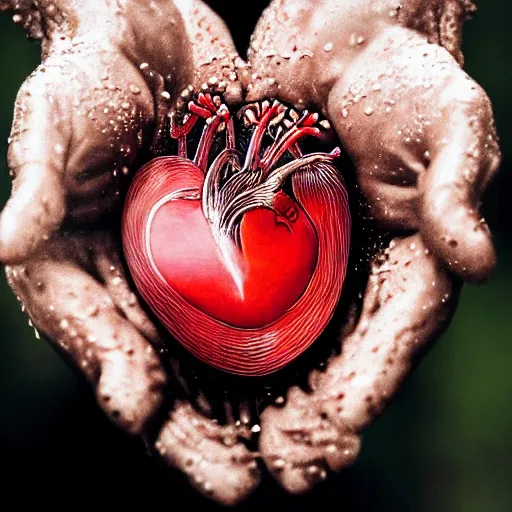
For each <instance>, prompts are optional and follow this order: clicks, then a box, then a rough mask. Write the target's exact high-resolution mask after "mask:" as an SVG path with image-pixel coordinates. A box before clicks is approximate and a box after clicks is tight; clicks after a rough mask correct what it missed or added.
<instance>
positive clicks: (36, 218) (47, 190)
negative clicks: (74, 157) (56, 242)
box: [0, 66, 67, 264]
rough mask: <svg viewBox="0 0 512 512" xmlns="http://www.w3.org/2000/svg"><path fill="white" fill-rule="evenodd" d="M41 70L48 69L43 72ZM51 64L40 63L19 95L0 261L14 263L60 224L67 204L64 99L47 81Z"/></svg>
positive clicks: (1, 225) (0, 226) (1, 226)
mask: <svg viewBox="0 0 512 512" xmlns="http://www.w3.org/2000/svg"><path fill="white" fill-rule="evenodd" d="M43 69H44V70H45V71H44V72H43ZM52 69H53V68H52V67H51V66H46V67H45V68H42V67H41V68H39V70H38V71H36V72H35V73H34V74H33V75H32V77H30V78H29V79H28V80H27V81H26V82H25V84H24V85H23V86H22V88H21V89H20V91H19V93H18V97H17V99H16V105H15V111H14V121H13V126H12V130H11V137H10V145H9V152H8V164H9V169H10V172H11V174H12V175H13V177H14V182H13V189H12V194H11V197H10V199H9V201H8V202H7V205H6V206H5V208H4V210H3V212H2V214H1V215H0V262H2V263H4V264H9V263H16V262H19V261H21V260H22V259H24V258H25V257H26V256H27V255H28V254H30V253H32V252H33V251H34V250H35V248H36V247H37V246H38V245H39V244H40V243H41V242H43V241H44V240H47V239H48V238H49V237H50V236H51V234H52V233H53V232H54V231H55V230H56V229H57V228H58V227H59V226H60V224H61V222H62V219H63V218H64V215H65V211H66V205H65V195H64V190H63V187H62V172H63V169H64V165H65V162H64V160H65V158H66V152H67V135H66V134H65V132H64V130H63V128H62V126H65V124H64V123H63V121H64V119H65V118H66V115H67V114H66V113H65V112H63V111H62V110H61V109H60V108H59V106H58V102H60V100H61V98H60V97H59V96H57V95H56V96H52V93H51V91H50V90H49V88H48V87H47V84H48V83H49V82H50V81H51V80H52V79H53V77H54V72H53V71H52Z"/></svg>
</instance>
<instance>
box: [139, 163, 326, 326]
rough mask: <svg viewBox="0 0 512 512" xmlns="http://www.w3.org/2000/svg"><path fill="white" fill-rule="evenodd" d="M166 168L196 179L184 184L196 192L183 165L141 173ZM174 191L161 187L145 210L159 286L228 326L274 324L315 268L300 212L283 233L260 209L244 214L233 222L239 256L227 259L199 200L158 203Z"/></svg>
mask: <svg viewBox="0 0 512 512" xmlns="http://www.w3.org/2000/svg"><path fill="white" fill-rule="evenodd" d="M173 166H179V168H180V169H182V170H183V169H186V170H187V172H189V173H190V174H191V175H192V176H194V177H195V176H197V181H196V180H194V181H192V180H191V183H190V184H189V186H194V185H193V183H194V182H197V183H198V185H199V187H198V188H197V189H196V191H197V193H198V194H199V193H200V190H201V187H202V182H203V178H204V174H203V172H202V171H201V170H200V169H199V168H198V167H197V166H196V165H194V164H193V163H192V162H191V161H189V160H185V159H182V158H180V157H169V158H164V159H161V160H157V161H155V162H153V163H152V164H151V168H150V170H148V172H150V173H152V175H153V176H155V174H157V173H158V172H162V173H163V174H169V170H170V169H171V168H172V167H173ZM176 186H177V184H176V183H173V182H172V181H171V180H169V181H167V180H165V181H164V182H163V184H162V192H163V193H164V194H165V195H164V201H160V202H159V203H157V205H156V206H154V207H153V210H152V211H153V214H152V219H151V224H150V226H148V228H149V230H150V235H149V237H150V238H149V239H150V246H149V248H150V250H151V254H152V256H153V262H154V264H155V267H156V268H157V269H158V271H159V273H160V274H161V275H162V276H163V278H164V279H165V281H166V282H167V284H169V286H170V287H171V288H173V289H174V290H176V291H177V292H178V293H179V294H180V295H181V296H182V297H183V298H184V299H185V300H186V301H187V302H189V303H190V304H191V305H193V306H194V307H196V308H198V309H199V310H200V311H203V312H204V313H206V314H208V315H210V316H211V317H213V318H216V319H218V320H221V321H222V322H225V323H227V324H230V325H233V326H235V327H242V328H247V329H250V328H260V327H262V326H264V325H267V324H269V323H271V322H273V321H274V320H277V319H278V318H279V317H280V316H281V315H282V314H283V313H284V312H285V311H286V310H287V309H288V308H290V307H291V306H293V304H294V303H295V302H296V301H297V299H298V297H299V296H300V295H301V294H302V293H303V292H304V290H305V288H306V286H307V285H308V283H309V281H310V279H311V276H312V274H313V270H314V268H315V265H316V258H317V240H316V234H315V230H314V228H313V226H312V225H311V223H310V221H309V219H308V218H307V216H306V214H305V213H304V212H303V211H302V209H300V207H296V212H297V214H296V218H295V219H294V221H293V223H290V224H289V225H290V228H291V229H289V227H288V225H287V224H285V222H283V221H282V220H280V219H279V217H278V215H276V213H274V212H272V211H270V210H268V209H264V208H257V209H255V210H252V211H250V212H248V213H247V214H245V215H244V217H243V220H242V224H241V240H242V244H241V251H237V250H236V248H234V247H233V251H232V253H231V255H232V261H229V258H227V257H226V255H225V254H223V253H222V252H221V250H220V249H219V246H218V244H217V242H216V241H215V239H214V237H213V234H212V230H211V229H210V226H209V225H208V222H207V220H206V219H205V217H204V214H203V211H202V209H201V201H200V199H199V197H198V198H197V199H193V200H190V199H167V200H166V199H165V198H166V197H167V198H168V197H172V195H173V193H174V192H176ZM178 186H179V185H178ZM286 197H288V196H286ZM289 201H290V203H291V204H292V207H295V203H294V202H293V201H292V200H291V199H289ZM233 267H235V268H233Z"/></svg>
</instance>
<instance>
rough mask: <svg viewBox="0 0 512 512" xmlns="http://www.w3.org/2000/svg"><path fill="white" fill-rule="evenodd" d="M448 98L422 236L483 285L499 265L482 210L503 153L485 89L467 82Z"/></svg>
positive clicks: (437, 132) (428, 177)
mask: <svg viewBox="0 0 512 512" xmlns="http://www.w3.org/2000/svg"><path fill="white" fill-rule="evenodd" d="M466 84H468V85H466ZM459 85H460V84H459ZM443 94H447V95H448V97H453V101H450V102H449V104H447V105H446V106H445V109H444V116H443V119H442V122H441V124H440V125H439V126H438V127H437V128H436V129H434V130H433V133H432V138H433V141H434V147H433V150H432V151H431V153H432V161H431V163H430V166H429V168H428V170H427V172H426V174H425V179H424V183H423V187H422V190H423V201H422V222H421V233H422V234H423V237H424V239H425V241H426V242H427V244H428V246H429V247H430V248H431V249H432V250H433V251H435V253H436V254H437V255H438V256H440V257H441V258H442V259H443V260H444V261H445V262H446V263H447V265H448V268H449V269H450V270H452V271H454V272H456V273H457V274H459V275H460V276H462V277H463V278H464V279H467V280H469V281H473V282H477V283H478V282H482V281H483V280H485V279H486V278H487V277H488V275H489V273H490V272H491V271H492V269H493V268H494V266H495V263H496V254H495V250H494V246H493V243H492V239H491V235H490V232H489V229H488V227H487V225H486V223H485V221H484V220H483V219H482V217H481V215H480V213H479V206H480V198H481V195H482V193H483V190H484V189H485V186H486V185H487V184H488V182H489V180H490V179H491V178H492V177H493V175H494V174H495V173H496V171H497V169H498V167H499V164H500V151H499V147H498V143H497V139H496V133H495V129H494V124H493V114H492V109H491V105H490V103H489V100H488V98H487V96H486V95H485V93H484V92H483V90H481V89H480V88H478V87H477V86H476V85H474V84H473V83H472V82H469V81H468V80H465V83H464V84H463V85H462V86H460V87H457V89H456V91H455V92H453V96H452V94H450V92H449V91H448V92H447V91H445V92H444V93H443ZM455 95H456V96H455Z"/></svg>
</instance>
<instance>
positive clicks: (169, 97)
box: [162, 91, 171, 100]
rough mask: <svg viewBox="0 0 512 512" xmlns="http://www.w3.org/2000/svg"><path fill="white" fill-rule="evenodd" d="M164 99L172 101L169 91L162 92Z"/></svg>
mask: <svg viewBox="0 0 512 512" xmlns="http://www.w3.org/2000/svg"><path fill="white" fill-rule="evenodd" d="M162 98H164V99H165V100H170V99H171V95H170V94H169V93H168V92H167V91H162Z"/></svg>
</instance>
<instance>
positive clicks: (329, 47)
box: [324, 42, 334, 52]
mask: <svg viewBox="0 0 512 512" xmlns="http://www.w3.org/2000/svg"><path fill="white" fill-rule="evenodd" d="M333 48H334V45H333V44H332V43H331V42H329V43H326V44H325V45H324V51H325V52H332V49H333Z"/></svg>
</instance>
